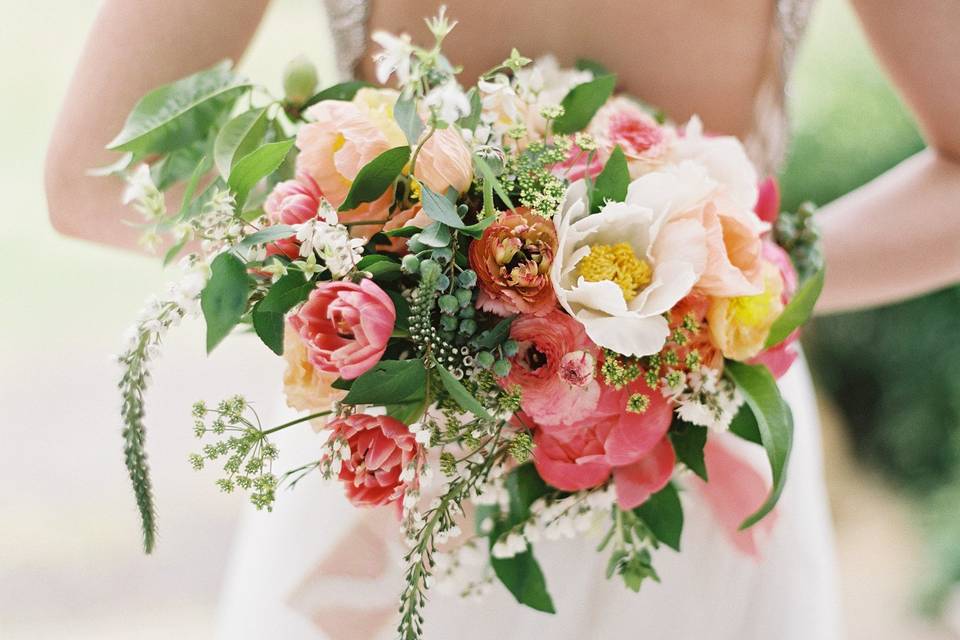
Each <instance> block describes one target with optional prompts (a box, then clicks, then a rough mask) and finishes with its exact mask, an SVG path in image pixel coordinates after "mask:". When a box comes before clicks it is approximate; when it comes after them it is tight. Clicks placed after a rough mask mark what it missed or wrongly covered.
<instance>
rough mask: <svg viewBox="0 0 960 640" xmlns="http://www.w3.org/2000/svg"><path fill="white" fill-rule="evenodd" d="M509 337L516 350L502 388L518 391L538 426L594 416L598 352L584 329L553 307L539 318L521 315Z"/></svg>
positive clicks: (598, 394) (524, 406)
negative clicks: (513, 342) (518, 389)
mask: <svg viewBox="0 0 960 640" xmlns="http://www.w3.org/2000/svg"><path fill="white" fill-rule="evenodd" d="M510 338H511V339H513V340H516V341H517V343H518V344H519V345H520V348H519V350H518V351H517V354H516V355H515V356H513V358H511V361H512V364H513V366H512V367H511V368H510V373H509V374H508V375H507V377H506V378H504V380H503V381H502V384H503V386H504V387H507V388H510V387H512V386H514V385H518V386H519V387H520V389H521V391H522V393H523V395H522V400H521V402H522V408H523V411H524V413H526V414H528V415H529V416H530V417H531V418H533V419H534V420H535V421H536V422H537V423H538V424H540V425H554V424H559V423H563V422H567V423H569V422H576V421H579V420H582V419H585V418H589V417H591V416H592V415H593V412H594V410H595V409H596V406H597V401H598V400H599V399H600V383H599V382H598V381H597V380H596V379H595V372H596V364H597V356H598V352H599V349H597V347H596V345H594V344H593V343H592V342H590V339H589V338H587V334H586V333H585V332H584V330H583V325H581V324H580V323H579V322H577V321H576V320H574V319H573V318H571V317H570V316H568V315H567V314H565V313H563V312H562V311H560V310H558V309H554V310H552V311H551V312H550V313H548V314H547V315H545V316H542V317H537V316H528V315H523V316H520V317H519V318H517V319H516V320H514V322H513V324H511V325H510Z"/></svg>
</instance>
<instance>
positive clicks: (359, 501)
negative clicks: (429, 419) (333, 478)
mask: <svg viewBox="0 0 960 640" xmlns="http://www.w3.org/2000/svg"><path fill="white" fill-rule="evenodd" d="M327 427H328V428H329V429H331V431H332V432H331V434H330V437H331V438H343V439H344V440H346V441H347V444H348V445H349V447H350V457H349V458H348V459H347V460H344V461H343V466H342V467H341V468H340V481H341V482H343V484H344V487H345V489H346V492H347V499H349V500H350V502H352V503H353V504H355V505H357V506H360V507H378V506H381V505H385V504H389V503H391V502H396V501H399V500H401V499H402V498H403V492H404V489H405V487H406V484H405V483H404V481H403V480H402V479H401V474H402V473H403V470H404V469H405V468H406V467H407V466H409V465H411V464H416V463H415V462H414V459H415V457H416V455H417V453H418V450H419V446H418V445H417V441H416V439H415V438H414V436H413V434H412V433H410V430H409V429H407V426H406V425H405V424H403V423H402V422H400V421H399V420H396V419H395V418H391V417H389V416H370V415H366V414H362V413H358V414H354V415H351V416H346V417H343V418H337V419H336V420H333V421H332V422H330V424H328V425H327Z"/></svg>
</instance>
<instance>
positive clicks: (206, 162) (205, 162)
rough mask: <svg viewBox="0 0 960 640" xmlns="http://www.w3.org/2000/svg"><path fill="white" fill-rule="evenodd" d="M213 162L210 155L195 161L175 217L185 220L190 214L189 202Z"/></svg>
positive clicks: (190, 202)
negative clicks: (195, 163) (195, 164)
mask: <svg viewBox="0 0 960 640" xmlns="http://www.w3.org/2000/svg"><path fill="white" fill-rule="evenodd" d="M212 164H213V162H212V161H211V160H210V156H206V155H205V156H203V157H202V158H200V161H199V162H198V163H197V166H195V167H194V168H193V173H192V174H190V179H189V180H188V181H187V186H186V189H184V192H183V200H181V201H180V211H178V212H177V218H178V219H180V220H185V219H187V217H188V216H189V214H190V211H191V204H192V202H193V194H194V193H196V191H197V186H198V185H199V184H200V180H202V179H203V176H204V174H206V173H207V171H209V170H210V167H211V165H212ZM214 182H220V183H221V184H223V181H222V180H220V179H217V180H215V181H214Z"/></svg>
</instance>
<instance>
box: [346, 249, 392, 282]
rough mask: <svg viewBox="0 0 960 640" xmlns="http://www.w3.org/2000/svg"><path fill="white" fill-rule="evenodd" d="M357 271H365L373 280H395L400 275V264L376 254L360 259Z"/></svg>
mask: <svg viewBox="0 0 960 640" xmlns="http://www.w3.org/2000/svg"><path fill="white" fill-rule="evenodd" d="M357 269H359V270H360V271H366V272H367V273H369V274H370V276H371V277H372V278H373V279H374V280H387V281H389V280H396V279H397V278H399V277H400V274H401V271H400V263H398V262H396V261H394V260H393V259H392V258H388V257H387V256H385V255H382V254H378V253H374V254H371V255H368V256H364V257H363V258H361V259H360V261H359V262H357Z"/></svg>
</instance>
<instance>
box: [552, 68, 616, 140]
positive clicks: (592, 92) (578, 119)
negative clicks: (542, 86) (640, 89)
mask: <svg viewBox="0 0 960 640" xmlns="http://www.w3.org/2000/svg"><path fill="white" fill-rule="evenodd" d="M616 85H617V77H616V76H615V75H613V74H608V75H605V76H600V77H599V78H594V79H593V80H591V81H590V82H584V83H583V84H578V85H577V86H575V87H574V88H572V89H570V91H569V92H568V93H567V95H566V96H564V98H563V100H562V101H561V102H560V106H562V107H563V115H562V116H560V117H559V118H557V119H556V120H554V121H553V132H554V133H561V134H566V133H576V132H577V131H582V130H583V129H585V128H586V127H587V125H588V124H590V120H591V119H592V118H593V116H594V114H595V113H596V112H597V110H598V109H600V107H602V106H603V104H604V103H605V102H606V101H607V99H608V98H609V97H610V96H611V95H612V94H613V89H614V87H615V86H616Z"/></svg>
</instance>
